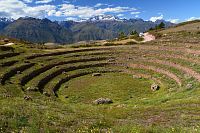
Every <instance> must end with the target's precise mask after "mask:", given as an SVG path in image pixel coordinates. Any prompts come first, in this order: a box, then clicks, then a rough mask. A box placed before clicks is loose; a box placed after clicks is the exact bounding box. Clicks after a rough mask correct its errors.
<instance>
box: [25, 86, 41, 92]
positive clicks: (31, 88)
mask: <svg viewBox="0 0 200 133" xmlns="http://www.w3.org/2000/svg"><path fill="white" fill-rule="evenodd" d="M26 90H27V91H38V90H39V88H38V87H28V88H27V89H26Z"/></svg>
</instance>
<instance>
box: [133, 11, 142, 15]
mask: <svg viewBox="0 0 200 133" xmlns="http://www.w3.org/2000/svg"><path fill="white" fill-rule="evenodd" d="M140 13H141V12H131V14H132V15H137V14H140Z"/></svg>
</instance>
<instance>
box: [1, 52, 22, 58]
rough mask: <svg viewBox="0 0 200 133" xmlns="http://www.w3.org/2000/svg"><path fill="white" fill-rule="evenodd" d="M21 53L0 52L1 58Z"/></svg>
mask: <svg viewBox="0 0 200 133" xmlns="http://www.w3.org/2000/svg"><path fill="white" fill-rule="evenodd" d="M20 54H21V53H13V52H12V53H4V54H0V59H5V58H9V57H13V56H17V55H20Z"/></svg>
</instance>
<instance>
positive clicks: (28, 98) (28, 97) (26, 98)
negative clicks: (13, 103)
mask: <svg viewBox="0 0 200 133" xmlns="http://www.w3.org/2000/svg"><path fill="white" fill-rule="evenodd" d="M24 100H26V101H30V100H31V101H32V100H33V99H32V98H31V97H30V96H24Z"/></svg>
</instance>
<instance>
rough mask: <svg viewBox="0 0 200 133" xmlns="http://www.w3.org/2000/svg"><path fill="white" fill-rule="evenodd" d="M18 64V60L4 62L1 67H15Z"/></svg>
mask: <svg viewBox="0 0 200 133" xmlns="http://www.w3.org/2000/svg"><path fill="white" fill-rule="evenodd" d="M17 62H18V61H17V60H13V61H7V62H3V63H1V65H0V67H8V66H12V65H14V64H15V63H17Z"/></svg>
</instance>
